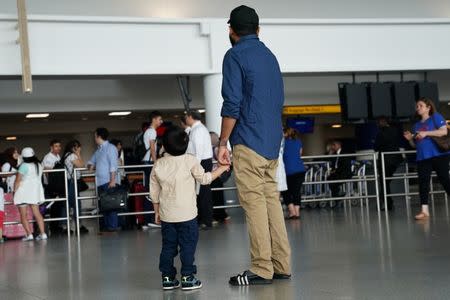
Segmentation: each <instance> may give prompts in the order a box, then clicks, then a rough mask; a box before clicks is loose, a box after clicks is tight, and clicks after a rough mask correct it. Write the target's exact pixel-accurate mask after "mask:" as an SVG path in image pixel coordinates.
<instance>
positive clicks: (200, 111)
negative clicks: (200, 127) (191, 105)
mask: <svg viewBox="0 0 450 300" xmlns="http://www.w3.org/2000/svg"><path fill="white" fill-rule="evenodd" d="M197 111H198V112H199V113H201V114H204V113H205V112H206V109H199V110H197Z"/></svg>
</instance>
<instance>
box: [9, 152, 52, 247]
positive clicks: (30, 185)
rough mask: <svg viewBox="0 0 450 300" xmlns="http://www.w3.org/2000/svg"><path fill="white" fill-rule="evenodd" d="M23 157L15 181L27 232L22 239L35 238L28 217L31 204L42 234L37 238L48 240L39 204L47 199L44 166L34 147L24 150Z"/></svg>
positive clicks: (15, 191) (16, 201)
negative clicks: (43, 183) (43, 173)
mask: <svg viewBox="0 0 450 300" xmlns="http://www.w3.org/2000/svg"><path fill="white" fill-rule="evenodd" d="M22 159H23V163H22V164H20V166H19V171H18V173H17V176H16V181H15V183H14V204H15V205H16V206H18V208H19V212H20V220H21V222H22V226H23V228H24V229H25V232H26V236H25V237H24V238H23V239H22V240H23V241H32V240H34V237H33V234H32V233H31V230H30V224H29V223H28V218H27V208H28V207H27V206H28V205H30V206H31V210H32V211H33V215H34V218H35V220H36V222H37V224H38V227H39V232H40V234H39V235H38V236H37V237H36V240H38V241H39V240H46V239H47V235H46V234H45V231H44V219H43V218H42V215H41V213H40V212H39V204H40V203H43V202H44V201H45V197H44V188H43V187H42V170H43V167H42V165H41V164H40V162H39V160H38V159H37V157H36V156H35V154H34V150H33V149H32V148H29V147H27V148H24V149H23V150H22Z"/></svg>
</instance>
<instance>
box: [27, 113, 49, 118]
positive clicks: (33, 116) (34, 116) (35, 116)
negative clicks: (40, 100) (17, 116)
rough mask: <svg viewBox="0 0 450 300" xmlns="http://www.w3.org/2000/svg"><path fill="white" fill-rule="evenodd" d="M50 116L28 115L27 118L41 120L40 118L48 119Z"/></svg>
mask: <svg viewBox="0 0 450 300" xmlns="http://www.w3.org/2000/svg"><path fill="white" fill-rule="evenodd" d="M48 116H50V114H28V115H27V116H26V118H27V119H40V118H47V117H48Z"/></svg>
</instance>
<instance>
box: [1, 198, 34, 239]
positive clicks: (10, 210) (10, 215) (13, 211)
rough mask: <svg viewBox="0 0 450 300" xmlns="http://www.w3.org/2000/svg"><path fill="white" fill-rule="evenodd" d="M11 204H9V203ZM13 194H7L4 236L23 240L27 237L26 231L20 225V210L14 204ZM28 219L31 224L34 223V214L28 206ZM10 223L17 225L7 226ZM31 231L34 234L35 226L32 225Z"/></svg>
mask: <svg viewBox="0 0 450 300" xmlns="http://www.w3.org/2000/svg"><path fill="white" fill-rule="evenodd" d="M8 202H9V203H8ZM12 202H13V196H12V194H5V224H4V226H3V236H4V237H6V238H8V239H14V238H21V237H24V236H25V235H26V233H25V229H23V226H22V224H21V223H20V213H19V208H17V206H15V205H14V204H12ZM27 217H28V220H29V222H30V223H32V221H33V212H32V211H31V207H29V206H28V211H27ZM8 222H15V223H16V224H7V223H8ZM30 230H31V232H33V225H32V224H31V225H30Z"/></svg>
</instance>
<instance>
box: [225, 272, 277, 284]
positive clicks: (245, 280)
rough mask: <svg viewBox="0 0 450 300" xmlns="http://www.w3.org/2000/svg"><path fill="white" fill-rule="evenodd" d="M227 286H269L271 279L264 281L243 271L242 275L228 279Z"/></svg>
mask: <svg viewBox="0 0 450 300" xmlns="http://www.w3.org/2000/svg"><path fill="white" fill-rule="evenodd" d="M228 283H229V284H231V285H234V286H240V285H256V284H271V283H272V279H265V278H262V277H260V276H258V275H256V274H253V273H252V272H250V271H248V270H247V271H244V273H242V274H239V275H236V276H233V277H230V281H228Z"/></svg>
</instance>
